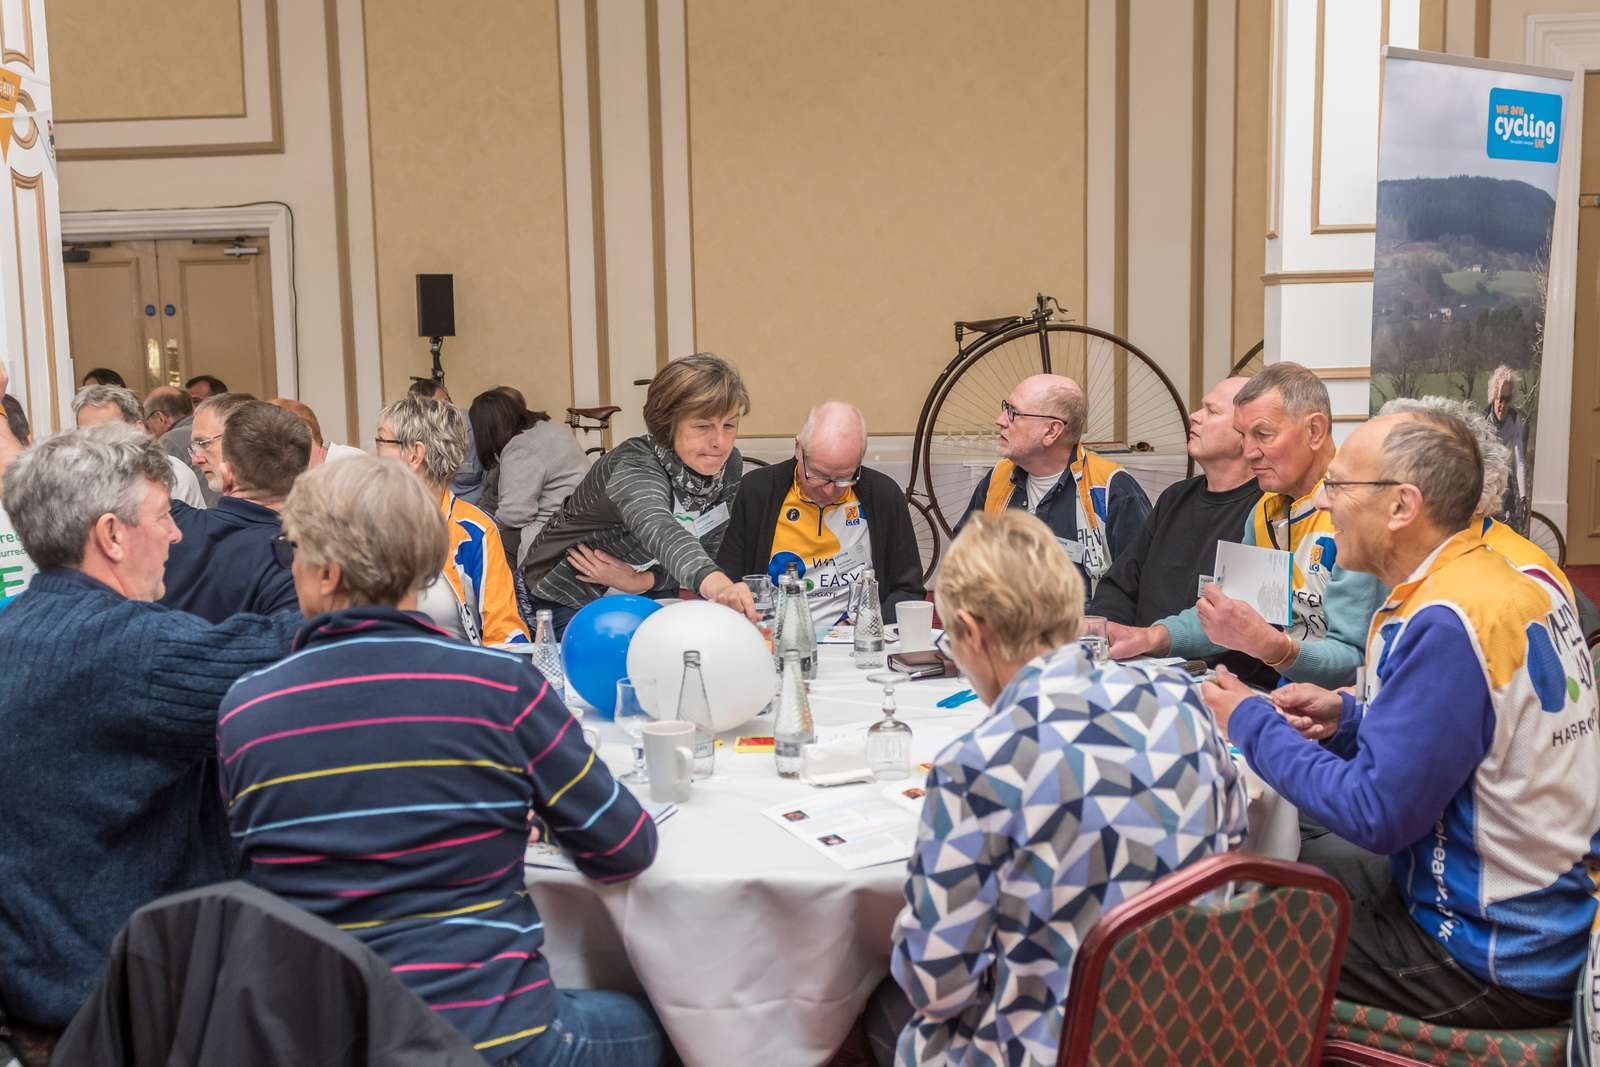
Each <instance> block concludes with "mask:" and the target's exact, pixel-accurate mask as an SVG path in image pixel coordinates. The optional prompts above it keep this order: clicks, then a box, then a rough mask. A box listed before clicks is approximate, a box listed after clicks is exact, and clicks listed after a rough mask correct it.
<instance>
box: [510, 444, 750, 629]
mask: <svg viewBox="0 0 1600 1067" xmlns="http://www.w3.org/2000/svg"><path fill="white" fill-rule="evenodd" d="M668 456H669V460H668V462H669V463H671V464H672V465H674V467H675V468H676V469H674V470H670V471H669V470H668V469H667V467H666V466H664V465H663V463H662V460H661V458H660V456H659V455H658V452H657V449H656V447H655V445H654V442H653V441H652V440H651V438H650V436H649V435H648V434H643V435H641V436H639V437H630V438H629V439H628V440H626V441H624V442H622V443H621V444H620V445H618V446H617V447H616V448H613V449H612V450H611V451H610V452H607V453H606V454H605V455H604V456H602V457H601V458H600V460H599V462H597V463H596V464H595V465H594V466H593V467H590V468H589V473H588V474H587V475H585V476H584V479H583V481H582V482H580V483H579V485H578V488H577V489H575V490H573V492H572V495H571V496H569V497H567V500H566V503H564V504H563V505H562V506H561V510H560V511H559V512H557V513H556V516H555V518H553V519H551V520H550V521H549V522H548V523H546V524H545V525H544V528H543V529H541V530H540V531H539V536H538V538H537V539H535V541H534V542H533V545H532V546H531V547H530V548H529V549H528V550H527V554H526V556H525V558H524V560H523V563H522V574H523V578H524V580H525V581H526V582H527V585H528V589H529V591H530V592H532V593H533V595H534V596H536V597H538V598H540V599H541V600H549V601H552V602H554V603H557V604H565V605H568V606H569V607H575V608H576V607H582V606H583V605H585V604H587V603H589V602H590V601H591V600H598V599H599V598H600V597H602V596H604V595H605V588H604V587H602V586H598V585H591V584H590V583H588V582H584V581H580V580H579V579H578V576H577V574H576V572H575V571H574V570H573V568H572V564H570V563H568V562H567V550H568V549H569V548H571V547H572V546H573V545H576V544H579V543H580V542H581V543H583V544H586V545H588V546H589V547H590V548H597V549H599V550H600V551H602V552H605V553H608V554H610V555H612V556H615V557H616V558H617V559H620V560H621V561H622V562H624V563H626V564H629V565H630V566H639V565H642V564H645V563H648V562H650V561H651V560H655V561H656V563H655V564H654V565H653V566H652V567H651V570H652V571H653V572H654V573H655V575H656V584H655V588H654V589H652V590H651V591H652V592H655V593H667V592H672V591H674V590H675V589H677V588H679V587H682V588H684V589H690V590H697V589H699V588H700V583H701V582H703V581H705V580H706V578H707V577H708V576H709V575H710V574H711V573H712V572H713V571H715V570H717V569H718V568H717V564H716V559H715V557H716V554H717V549H718V547H719V546H720V545H721V544H722V535H723V534H724V533H725V532H726V531H727V528H728V524H727V523H726V522H723V523H722V524H721V525H719V526H718V527H717V528H716V529H714V530H708V531H706V533H705V534H704V535H702V536H700V537H696V536H695V535H694V533H693V532H691V531H690V530H687V529H685V528H684V527H683V525H682V524H680V523H679V522H678V520H677V519H676V518H675V517H674V509H673V495H674V487H675V484H676V487H677V496H678V502H679V503H681V504H682V505H684V506H685V507H687V508H688V509H689V510H691V511H695V512H704V511H710V510H712V509H714V508H716V507H717V506H718V505H719V504H722V505H727V506H728V507H729V508H731V507H732V506H733V498H734V497H735V496H736V495H737V494H738V491H739V475H740V473H741V472H742V471H743V470H744V460H743V459H742V458H741V457H740V455H739V450H738V449H734V450H733V453H732V454H731V455H729V457H728V462H727V463H725V464H723V467H722V471H721V473H719V474H717V475H715V476H713V477H710V478H707V477H705V476H703V475H700V474H696V473H695V472H694V471H691V470H689V469H688V468H686V467H684V466H683V465H682V464H681V463H680V462H679V461H678V458H677V456H676V455H673V454H671V453H670V452H669V453H668Z"/></svg>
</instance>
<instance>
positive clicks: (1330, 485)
mask: <svg viewBox="0 0 1600 1067" xmlns="http://www.w3.org/2000/svg"><path fill="white" fill-rule="evenodd" d="M1405 484H1406V483H1405V482H1396V481H1392V480H1385V479H1380V480H1378V481H1371V482H1341V481H1337V480H1335V479H1333V478H1324V479H1322V488H1324V489H1326V490H1327V491H1328V495H1329V496H1337V495H1338V494H1340V493H1343V492H1346V491H1347V490H1350V489H1353V488H1355V487H1356V486H1358V485H1405Z"/></svg>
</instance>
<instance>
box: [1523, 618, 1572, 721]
mask: <svg viewBox="0 0 1600 1067" xmlns="http://www.w3.org/2000/svg"><path fill="white" fill-rule="evenodd" d="M1528 677H1529V678H1530V679H1532V680H1533V691H1534V692H1535V693H1537V694H1538V696H1539V707H1540V708H1542V709H1543V710H1545V711H1550V712H1555V711H1560V710H1561V709H1562V708H1565V707H1566V706H1567V669H1566V667H1565V666H1563V665H1562V663H1561V654H1560V653H1558V652H1557V651H1556V646H1555V643H1554V642H1553V641H1551V640H1550V631H1549V630H1546V629H1545V628H1544V627H1543V626H1541V625H1540V624H1539V623H1536V622H1530V623H1529V624H1528Z"/></svg>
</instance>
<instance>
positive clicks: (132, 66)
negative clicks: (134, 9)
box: [48, 0, 244, 122]
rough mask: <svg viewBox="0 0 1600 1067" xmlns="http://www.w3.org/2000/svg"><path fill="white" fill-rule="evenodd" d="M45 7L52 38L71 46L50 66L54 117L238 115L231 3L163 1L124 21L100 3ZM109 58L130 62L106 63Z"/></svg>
mask: <svg viewBox="0 0 1600 1067" xmlns="http://www.w3.org/2000/svg"><path fill="white" fill-rule="evenodd" d="M123 10H127V9H126V8H124V9H123ZM48 11H49V15H50V35H51V37H52V38H54V39H55V40H58V41H70V42H72V45H73V47H71V48H67V49H63V50H62V51H61V52H60V57H59V61H58V62H57V63H56V66H55V69H54V70H52V71H51V88H52V89H53V90H54V92H55V96H54V100H55V108H56V121H57V122H63V121H74V120H86V119H134V118H175V117H179V116H183V117H189V116H199V115H204V116H208V117H209V116H221V115H242V114H243V113H244V54H243V42H242V40H241V36H240V28H239V18H240V15H239V8H238V6H237V5H235V4H232V3H218V2H217V0H162V3H161V6H160V8H159V10H154V9H152V10H147V11H142V12H139V13H138V16H137V17H132V18H128V17H117V16H115V15H114V14H112V12H111V10H109V9H108V5H107V4H106V3H105V2H104V0H50V3H49V5H48ZM113 56H116V57H127V58H128V59H130V60H133V62H129V63H122V62H108V61H107V60H108V58H109V57H113ZM176 56H183V57H192V58H200V59H201V60H202V61H200V62H193V61H188V60H186V61H185V62H172V58H173V57H176ZM158 70H159V72H160V76H159V77H155V76H152V75H153V74H155V72H156V71H158Z"/></svg>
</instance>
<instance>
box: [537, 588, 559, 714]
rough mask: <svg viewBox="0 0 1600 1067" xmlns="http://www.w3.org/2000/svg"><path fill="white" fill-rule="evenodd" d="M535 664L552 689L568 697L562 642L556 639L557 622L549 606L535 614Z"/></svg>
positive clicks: (557, 694) (553, 691)
mask: <svg viewBox="0 0 1600 1067" xmlns="http://www.w3.org/2000/svg"><path fill="white" fill-rule="evenodd" d="M532 659H533V665H534V666H535V667H537V668H539V673H540V674H542V675H544V680H545V681H547V682H549V683H550V691H551V692H552V693H554V694H555V695H556V696H558V697H560V698H561V701H562V703H565V702H566V699H567V672H566V668H564V667H562V665H561V642H559V641H557V640H556V624H555V620H554V619H553V618H552V617H551V614H550V609H549V608H540V609H539V610H538V611H537V612H535V613H534V616H533V657H532Z"/></svg>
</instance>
